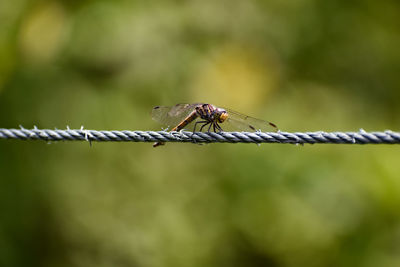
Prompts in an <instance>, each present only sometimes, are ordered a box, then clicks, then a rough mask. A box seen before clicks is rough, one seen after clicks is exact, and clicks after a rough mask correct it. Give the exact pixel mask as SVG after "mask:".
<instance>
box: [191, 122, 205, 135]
mask: <svg viewBox="0 0 400 267" xmlns="http://www.w3.org/2000/svg"><path fill="white" fill-rule="evenodd" d="M198 123H207V121H198V122H196V123H195V124H194V129H193V133H195V132H196V126H197V124H198ZM200 132H201V129H200Z"/></svg>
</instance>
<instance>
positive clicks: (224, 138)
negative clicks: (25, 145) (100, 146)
mask: <svg viewBox="0 0 400 267" xmlns="http://www.w3.org/2000/svg"><path fill="white" fill-rule="evenodd" d="M0 139H19V140H44V141H89V142H92V141H96V142H185V143H256V144H260V143H286V144H287V143H289V144H306V143H308V144H400V132H393V131H390V130H386V131H384V132H366V131H364V130H362V129H361V130H360V131H359V132H322V131H319V132H295V133H288V132H281V131H279V132H220V133H213V132H210V133H206V132H195V133H192V132H187V131H180V132H166V131H96V130H85V129H83V127H82V128H81V129H69V128H67V129H66V130H58V129H55V130H50V129H37V128H36V127H35V128H34V129H31V130H28V129H24V128H23V127H21V129H2V128H0Z"/></svg>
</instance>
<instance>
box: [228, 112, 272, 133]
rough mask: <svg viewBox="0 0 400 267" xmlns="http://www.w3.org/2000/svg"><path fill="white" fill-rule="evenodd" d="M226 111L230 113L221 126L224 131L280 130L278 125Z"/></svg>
mask: <svg viewBox="0 0 400 267" xmlns="http://www.w3.org/2000/svg"><path fill="white" fill-rule="evenodd" d="M224 109H225V110H226V111H227V112H228V119H227V120H226V121H225V122H224V123H222V125H221V127H222V129H224V131H227V130H228V131H234V130H240V131H245V132H254V131H262V132H271V131H272V132H276V131H277V130H278V128H277V127H276V125H275V124H273V123H271V122H268V121H264V120H260V119H256V118H253V117H250V116H247V115H244V114H241V113H239V112H237V111H234V110H231V109H226V108H224Z"/></svg>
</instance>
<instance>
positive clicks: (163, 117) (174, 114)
mask: <svg viewBox="0 0 400 267" xmlns="http://www.w3.org/2000/svg"><path fill="white" fill-rule="evenodd" d="M197 105H198V104H177V105H175V106H172V107H167V106H156V107H154V108H153V110H152V112H151V117H152V118H153V120H155V121H156V122H158V123H160V124H163V125H165V126H169V127H171V128H172V127H175V126H176V125H178V124H179V123H180V122H181V121H182V120H183V119H185V118H186V117H187V116H188V115H189V114H190V113H191V112H192V111H193V110H194V109H195V107H196V106H197Z"/></svg>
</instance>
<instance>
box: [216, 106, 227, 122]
mask: <svg viewBox="0 0 400 267" xmlns="http://www.w3.org/2000/svg"><path fill="white" fill-rule="evenodd" d="M217 114H218V116H217V121H218V122H219V123H223V122H224V121H225V120H226V119H227V118H228V112H226V110H224V109H219V110H218V113H217Z"/></svg>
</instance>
